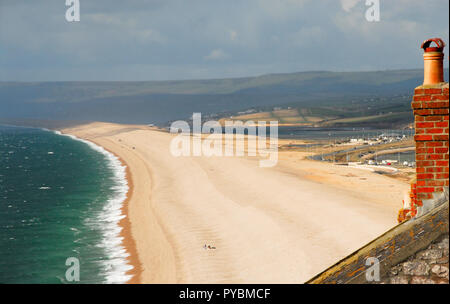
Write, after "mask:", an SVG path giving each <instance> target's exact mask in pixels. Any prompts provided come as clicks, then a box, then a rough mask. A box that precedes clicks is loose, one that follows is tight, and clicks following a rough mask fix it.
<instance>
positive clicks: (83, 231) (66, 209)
mask: <svg viewBox="0 0 450 304" xmlns="http://www.w3.org/2000/svg"><path fill="white" fill-rule="evenodd" d="M127 190H128V186H127V184H126V180H125V169H124V167H123V166H121V165H120V162H119V161H118V159H117V158H115V157H114V156H113V155H111V154H110V153H108V152H106V151H104V150H103V149H102V148H100V147H97V146H95V145H93V144H89V143H86V142H82V141H79V140H75V139H74V138H71V137H68V136H61V135H58V134H56V133H54V132H50V131H44V130H40V129H31V128H18V127H5V126H0V283H66V282H67V281H66V276H65V273H66V270H67V269H68V268H69V266H66V264H65V263H66V259H68V258H69V257H76V258H78V259H79V262H80V282H79V283H123V282H126V281H127V280H128V279H129V276H127V275H126V274H125V273H126V271H127V270H129V269H131V266H130V265H128V264H127V262H126V257H127V256H128V254H127V252H126V251H125V249H124V248H123V247H122V246H121V238H120V236H119V233H120V227H119V226H118V222H119V220H120V219H121V218H123V217H124V215H122V213H121V209H120V208H121V206H122V202H123V200H124V199H125V196H126V192H127Z"/></svg>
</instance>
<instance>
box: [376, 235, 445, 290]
mask: <svg viewBox="0 0 450 304" xmlns="http://www.w3.org/2000/svg"><path fill="white" fill-rule="evenodd" d="M448 241H449V236H448V234H447V235H442V236H441V237H440V238H438V239H437V240H436V241H434V242H433V243H432V244H431V245H430V246H428V248H426V249H425V250H421V251H419V252H417V253H416V254H414V255H412V256H410V257H409V258H408V259H407V260H405V261H403V262H401V263H399V264H397V265H395V266H393V267H391V269H390V270H389V272H388V273H387V274H386V276H385V277H384V278H382V281H381V283H385V284H386V283H387V284H448V283H449V270H448V247H449V246H448Z"/></svg>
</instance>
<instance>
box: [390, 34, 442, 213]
mask: <svg viewBox="0 0 450 304" xmlns="http://www.w3.org/2000/svg"><path fill="white" fill-rule="evenodd" d="M433 42H434V43H435V44H436V47H430V46H431V44H432V43H433ZM444 47H445V44H444V42H443V41H442V40H441V39H439V38H433V39H429V40H426V41H425V42H424V43H423V44H422V48H423V49H424V51H425V53H424V83H423V85H421V86H419V87H417V88H416V89H415V91H414V98H413V101H412V104H411V106H412V109H413V111H414V120H415V130H416V134H415V136H414V140H415V142H416V182H415V183H413V184H412V185H411V204H410V206H409V207H410V208H409V210H404V209H402V210H401V212H400V214H399V221H402V220H405V219H407V218H410V217H414V216H419V215H422V214H423V213H426V212H427V211H428V210H430V209H432V207H434V205H436V203H437V200H439V201H441V200H443V199H444V200H445V197H444V191H445V192H446V193H447V195H448V186H449V166H448V164H449V163H448V162H449V159H448V156H449V145H448V140H449V138H448V135H449V132H448V131H449V99H448V89H449V85H448V83H446V82H444V69H443V64H444V53H443V51H444ZM447 198H448V197H447ZM402 212H403V218H402Z"/></svg>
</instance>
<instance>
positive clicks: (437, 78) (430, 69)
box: [421, 38, 445, 85]
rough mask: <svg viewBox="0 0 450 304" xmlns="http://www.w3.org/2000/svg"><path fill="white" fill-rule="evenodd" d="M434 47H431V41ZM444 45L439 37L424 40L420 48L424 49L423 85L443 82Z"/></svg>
mask: <svg viewBox="0 0 450 304" xmlns="http://www.w3.org/2000/svg"><path fill="white" fill-rule="evenodd" d="M433 42H434V43H435V44H436V46H435V47H431V44H432V43H433ZM444 47H445V43H444V41H442V39H441V38H431V39H428V40H425V41H424V42H423V43H422V45H421V48H422V49H423V50H424V52H425V53H424V54H423V59H424V80H423V84H424V85H430V84H437V83H441V82H444Z"/></svg>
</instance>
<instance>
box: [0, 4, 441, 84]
mask: <svg viewBox="0 0 450 304" xmlns="http://www.w3.org/2000/svg"><path fill="white" fill-rule="evenodd" d="M79 1H80V4H81V20H80V22H72V23H69V22H67V21H66V18H65V13H66V10H67V8H68V7H66V6H65V0H34V1H30V0H0V81H11V80H17V81H47V80H168V79H198V78H224V77H239V76H253V75H261V74H268V73H286V72H298V71H311V70H331V71H360V70H385V69H404V68H406V69H407V68H418V67H421V65H422V57H421V55H422V52H421V50H420V49H419V46H420V43H421V42H422V41H423V40H424V39H426V38H430V37H435V36H437V37H441V38H443V39H444V40H445V41H446V42H448V40H449V28H448V24H449V14H448V9H449V1H448V0H427V1H424V0H380V9H381V11H380V13H381V15H380V17H381V20H380V22H368V21H367V20H366V18H365V13H366V10H367V9H368V6H366V0H127V1H123V0H79ZM446 55H448V48H447V51H446ZM447 58H448V57H447ZM447 62H448V61H447Z"/></svg>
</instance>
